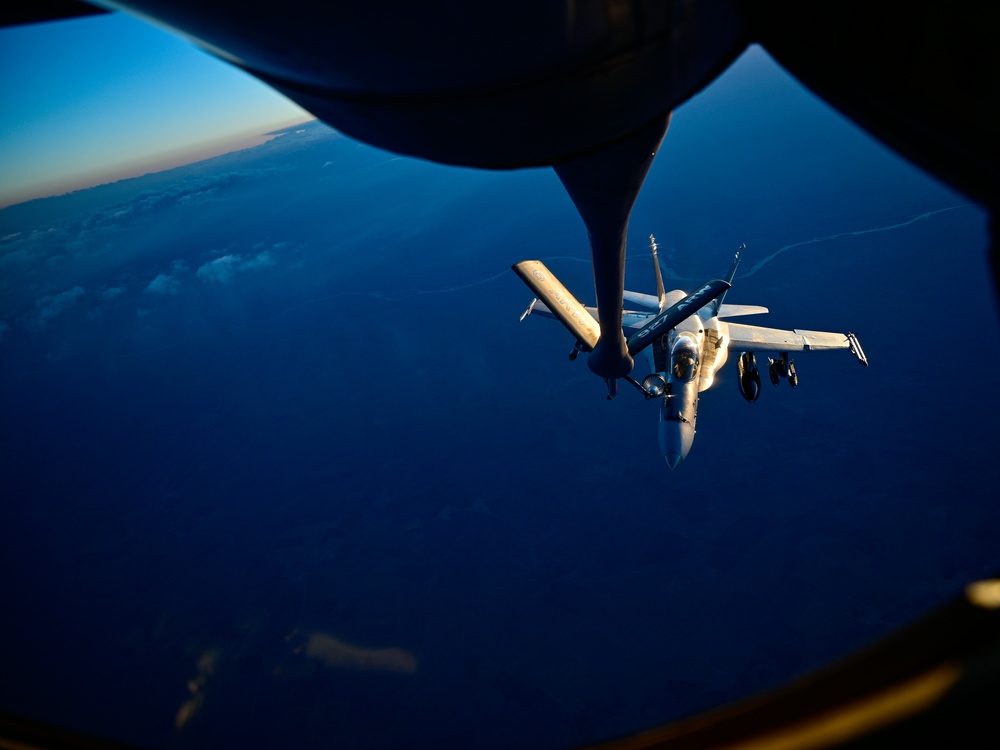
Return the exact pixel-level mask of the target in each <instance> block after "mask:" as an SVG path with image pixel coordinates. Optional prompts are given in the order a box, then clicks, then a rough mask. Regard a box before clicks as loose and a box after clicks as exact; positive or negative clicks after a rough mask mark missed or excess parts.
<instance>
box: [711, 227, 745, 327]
mask: <svg viewBox="0 0 1000 750" xmlns="http://www.w3.org/2000/svg"><path fill="white" fill-rule="evenodd" d="M746 249H747V244H746V243H745V242H741V243H740V246H739V249H738V250H737V251H736V257H735V258H733V265H732V266H730V268H729V273H728V274H727V275H726V281H728V282H729V285H730V286H732V284H733V279H734V278H736V269H737V268H739V267H740V258H741V257H742V255H743V251H744V250H746ZM726 291H729V290H728V289H727V290H726ZM725 299H726V292H723V293H722V294H721V295H719V298H718V299H717V300H715V313H716V315H718V313H719V308H720V307H722V302H723V300H725Z"/></svg>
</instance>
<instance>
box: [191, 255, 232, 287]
mask: <svg viewBox="0 0 1000 750" xmlns="http://www.w3.org/2000/svg"><path fill="white" fill-rule="evenodd" d="M239 262H240V256H238V255H223V256H222V257H221V258H216V259H215V260H212V261H209V262H208V263H206V264H205V265H203V266H201V267H200V268H199V269H198V270H197V272H196V273H197V276H198V278H199V279H201V280H202V281H208V282H212V283H215V284H225V283H227V282H228V281H229V280H230V279H231V278H232V277H233V274H235V273H236V271H237V270H238V267H239Z"/></svg>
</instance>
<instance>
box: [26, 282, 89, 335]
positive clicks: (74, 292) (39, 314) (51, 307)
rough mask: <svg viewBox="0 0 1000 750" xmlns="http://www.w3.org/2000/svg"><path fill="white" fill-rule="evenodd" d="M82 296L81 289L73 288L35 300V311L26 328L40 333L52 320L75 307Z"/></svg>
mask: <svg viewBox="0 0 1000 750" xmlns="http://www.w3.org/2000/svg"><path fill="white" fill-rule="evenodd" d="M82 294H83V287H80V286H75V287H73V288H72V289H67V290H66V291H65V292H60V293H59V294H48V295H46V296H44V297H39V298H38V299H36V300H35V309H34V311H33V312H32V314H31V316H30V318H29V320H28V323H27V325H28V328H30V329H31V330H32V331H40V330H42V329H43V328H45V326H47V325H48V324H49V321H51V320H52V319H53V318H55V317H58V316H59V315H62V314H63V313H64V312H65V311H66V310H68V309H69V308H71V307H73V306H75V305H76V302H77V300H78V299H79V298H80V296H81V295H82Z"/></svg>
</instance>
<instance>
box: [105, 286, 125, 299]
mask: <svg viewBox="0 0 1000 750" xmlns="http://www.w3.org/2000/svg"><path fill="white" fill-rule="evenodd" d="M124 293H125V287H123V286H113V287H109V288H107V289H103V290H101V295H100V296H101V299H103V300H107V299H114V298H115V297H118V296H120V295H122V294H124Z"/></svg>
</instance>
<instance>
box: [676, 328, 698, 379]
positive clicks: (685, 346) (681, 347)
mask: <svg viewBox="0 0 1000 750" xmlns="http://www.w3.org/2000/svg"><path fill="white" fill-rule="evenodd" d="M670 368H671V372H672V373H673V376H674V380H680V381H683V382H688V381H691V380H694V376H695V374H696V373H697V372H698V347H697V346H696V345H695V342H694V341H692V340H691V339H690V338H689V337H687V336H679V337H678V338H677V340H676V341H675V342H674V345H673V347H671V349H670Z"/></svg>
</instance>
